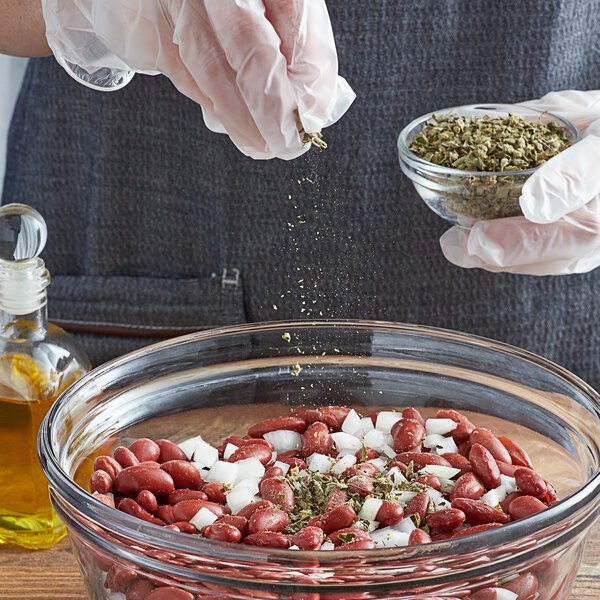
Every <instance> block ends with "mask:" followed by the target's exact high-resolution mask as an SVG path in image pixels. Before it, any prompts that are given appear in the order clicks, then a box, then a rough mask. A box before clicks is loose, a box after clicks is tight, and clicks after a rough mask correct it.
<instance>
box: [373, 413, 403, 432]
mask: <svg viewBox="0 0 600 600" xmlns="http://www.w3.org/2000/svg"><path fill="white" fill-rule="evenodd" d="M401 418H402V415H401V414H400V413H397V412H393V411H382V412H380V413H379V414H378V415H377V421H376V422H375V429H378V430H379V431H383V433H389V432H390V431H391V429H392V427H393V426H394V423H397V422H398V421H399V420H400V419H401Z"/></svg>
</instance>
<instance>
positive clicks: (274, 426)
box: [248, 416, 306, 438]
mask: <svg viewBox="0 0 600 600" xmlns="http://www.w3.org/2000/svg"><path fill="white" fill-rule="evenodd" d="M280 429H284V430H286V431H295V432H296V433H304V431H305V430H306V421H305V420H304V419H301V418H300V417H293V416H289V417H275V418H273V419H266V420H264V421H260V422H259V423H256V424H255V425H252V427H250V429H248V435H249V436H250V437H253V438H261V437H262V436H263V435H265V433H270V432H271V431H279V430H280Z"/></svg>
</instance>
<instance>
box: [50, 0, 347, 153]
mask: <svg viewBox="0 0 600 600" xmlns="http://www.w3.org/2000/svg"><path fill="white" fill-rule="evenodd" d="M42 7H43V11H44V19H45V21H46V28H47V29H46V35H47V38H48V42H49V44H50V47H51V48H52V50H53V52H54V54H55V56H56V58H57V60H58V61H59V63H60V64H61V65H63V66H64V67H65V69H66V70H67V71H68V72H69V73H70V74H71V75H72V76H74V77H75V78H76V79H78V80H79V81H81V82H82V83H84V84H86V85H88V86H90V87H93V88H95V89H104V90H111V89H118V88H120V87H123V86H124V85H126V84H127V83H128V82H129V81H130V80H131V77H132V76H133V72H134V71H135V72H140V73H145V74H150V75H155V74H158V73H162V74H164V75H166V76H167V77H169V79H171V81H172V82H173V83H174V85H175V86H176V87H177V89H179V91H181V92H182V93H184V94H185V95H186V96H188V97H190V98H191V99H192V100H195V101H196V102H198V103H199V104H200V105H201V106H202V112H203V116H204V120H205V123H206V125H207V126H208V127H209V128H210V129H211V130H213V131H216V132H219V133H227V134H228V135H229V136H230V137H231V139H232V140H233V142H234V143H235V145H236V146H237V147H238V148H239V149H240V150H241V151H242V152H244V153H245V154H247V155H249V156H251V157H253V158H273V157H279V158H285V159H291V158H295V157H297V156H299V155H300V154H303V153H304V152H306V151H307V150H308V149H309V148H310V144H307V143H303V142H302V139H301V136H300V134H299V132H298V127H299V123H300V122H301V123H302V125H303V126H304V129H305V130H306V131H307V132H319V131H321V129H322V128H324V127H326V126H328V125H330V124H332V123H334V122H335V121H336V120H337V119H339V118H340V117H341V116H342V115H343V114H344V112H345V111H346V110H347V109H348V107H349V106H350V104H351V103H352V101H353V100H354V97H355V96H354V93H353V92H352V90H351V89H350V87H349V86H348V84H347V83H346V81H345V80H344V79H343V78H341V77H339V76H338V62H337V53H336V49H335V42H334V39H333V32H332V29H331V23H330V20H329V15H328V13H327V7H326V5H325V0H289V1H285V2H282V1H281V0H42ZM140 108H141V110H143V107H140Z"/></svg>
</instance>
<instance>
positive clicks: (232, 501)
mask: <svg viewBox="0 0 600 600" xmlns="http://www.w3.org/2000/svg"><path fill="white" fill-rule="evenodd" d="M259 500H260V498H259ZM252 502H255V496H254V492H253V491H252V490H250V489H248V488H245V487H240V488H235V489H233V490H231V491H230V492H229V494H227V506H228V507H229V508H230V509H231V512H232V514H234V515H235V514H237V513H238V512H240V510H242V508H244V506H248V504H250V503H252Z"/></svg>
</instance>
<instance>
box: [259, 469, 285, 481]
mask: <svg viewBox="0 0 600 600" xmlns="http://www.w3.org/2000/svg"><path fill="white" fill-rule="evenodd" d="M270 477H283V470H282V469H281V467H269V468H268V469H267V470H266V471H265V474H264V477H263V479H269V478H270Z"/></svg>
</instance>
